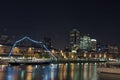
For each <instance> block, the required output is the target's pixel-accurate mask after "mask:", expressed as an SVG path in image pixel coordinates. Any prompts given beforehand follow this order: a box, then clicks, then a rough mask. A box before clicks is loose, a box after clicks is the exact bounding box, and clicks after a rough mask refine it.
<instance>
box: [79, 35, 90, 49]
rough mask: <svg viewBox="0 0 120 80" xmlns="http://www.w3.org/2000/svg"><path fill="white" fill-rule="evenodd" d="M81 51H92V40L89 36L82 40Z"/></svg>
mask: <svg viewBox="0 0 120 80" xmlns="http://www.w3.org/2000/svg"><path fill="white" fill-rule="evenodd" d="M80 49H81V50H87V51H89V50H91V49H92V47H91V39H90V37H89V36H83V37H81V38H80Z"/></svg>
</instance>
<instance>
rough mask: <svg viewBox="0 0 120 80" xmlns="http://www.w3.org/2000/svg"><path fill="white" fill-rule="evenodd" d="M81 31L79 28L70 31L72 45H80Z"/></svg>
mask: <svg viewBox="0 0 120 80" xmlns="http://www.w3.org/2000/svg"><path fill="white" fill-rule="evenodd" d="M79 43H80V32H79V31H78V30H77V29H73V30H72V31H70V47H74V46H79Z"/></svg>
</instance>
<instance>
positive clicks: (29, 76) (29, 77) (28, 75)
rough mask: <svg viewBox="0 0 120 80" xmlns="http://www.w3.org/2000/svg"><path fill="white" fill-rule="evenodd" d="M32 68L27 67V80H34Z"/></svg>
mask: <svg viewBox="0 0 120 80" xmlns="http://www.w3.org/2000/svg"><path fill="white" fill-rule="evenodd" d="M32 70H33V67H32V66H27V73H26V80H32Z"/></svg>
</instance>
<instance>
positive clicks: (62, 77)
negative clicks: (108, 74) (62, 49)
mask: <svg viewBox="0 0 120 80" xmlns="http://www.w3.org/2000/svg"><path fill="white" fill-rule="evenodd" d="M96 68H97V64H92V63H91V64H88V63H84V64H83V63H76V64H73V63H71V64H68V63H66V64H50V65H26V66H23V65H22V66H5V65H0V80H97V78H98V77H97V71H96Z"/></svg>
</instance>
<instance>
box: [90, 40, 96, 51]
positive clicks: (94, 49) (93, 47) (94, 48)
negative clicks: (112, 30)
mask: <svg viewBox="0 0 120 80" xmlns="http://www.w3.org/2000/svg"><path fill="white" fill-rule="evenodd" d="M96 45H97V40H96V39H91V48H92V51H96V47H97V46H96Z"/></svg>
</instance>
